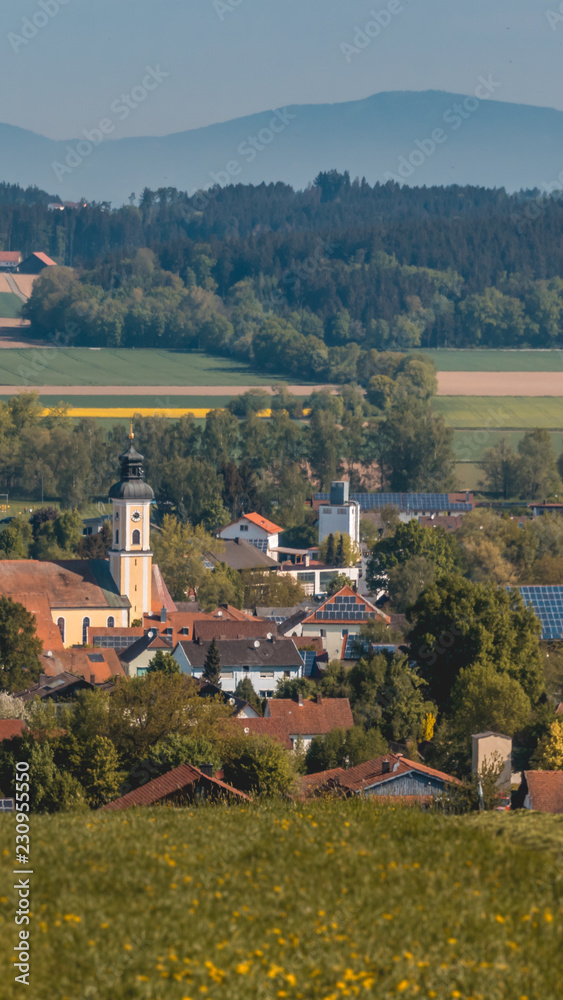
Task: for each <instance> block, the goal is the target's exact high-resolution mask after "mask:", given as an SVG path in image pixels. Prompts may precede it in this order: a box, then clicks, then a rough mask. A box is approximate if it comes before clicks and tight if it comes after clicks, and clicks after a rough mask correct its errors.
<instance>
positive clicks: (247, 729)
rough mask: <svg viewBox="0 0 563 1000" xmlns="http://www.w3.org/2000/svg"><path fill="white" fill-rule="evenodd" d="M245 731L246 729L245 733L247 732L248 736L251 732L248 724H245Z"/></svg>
mask: <svg viewBox="0 0 563 1000" xmlns="http://www.w3.org/2000/svg"><path fill="white" fill-rule="evenodd" d="M244 731H245V733H246V734H247V736H248V733H249V732H250V729H249V728H248V726H245V727H244Z"/></svg>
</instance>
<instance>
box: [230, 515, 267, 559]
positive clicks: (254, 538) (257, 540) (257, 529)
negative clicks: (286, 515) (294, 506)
mask: <svg viewBox="0 0 563 1000" xmlns="http://www.w3.org/2000/svg"><path fill="white" fill-rule="evenodd" d="M282 531H283V528H280V526H279V524H274V523H273V521H269V520H268V519H267V518H266V517H262V516H261V514H256V513H252V514H243V515H242V517H239V518H238V519H237V520H236V521H233V523H232V524H228V525H227V527H226V528H221V530H220V531H218V532H217V538H223V539H227V540H228V539H234V538H242V539H244V540H245V541H247V542H250V543H251V544H252V545H255V546H256V547H257V548H258V549H260V550H261V551H262V552H264V553H265V554H266V555H269V553H270V551H271V549H275V548H277V546H278V543H279V536H280V533H281V532H282Z"/></svg>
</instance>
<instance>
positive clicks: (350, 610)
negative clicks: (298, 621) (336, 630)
mask: <svg viewBox="0 0 563 1000" xmlns="http://www.w3.org/2000/svg"><path fill="white" fill-rule="evenodd" d="M368 618H375V612H374V611H369V610H368V607H367V605H366V604H364V602H363V601H358V600H357V599H356V598H355V597H353V596H352V595H349V596H348V595H346V596H342V597H337V598H336V600H334V601H332V602H331V603H330V604H324V605H323V606H322V608H320V609H319V610H318V611H316V612H315V620H316V621H322V622H330V621H341V620H342V619H345V620H346V621H355V622H365V621H367V620H368Z"/></svg>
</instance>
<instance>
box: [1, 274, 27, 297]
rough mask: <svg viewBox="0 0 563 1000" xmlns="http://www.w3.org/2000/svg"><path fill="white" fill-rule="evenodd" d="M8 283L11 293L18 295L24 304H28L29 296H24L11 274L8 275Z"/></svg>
mask: <svg viewBox="0 0 563 1000" xmlns="http://www.w3.org/2000/svg"><path fill="white" fill-rule="evenodd" d="M6 281H7V282H8V285H9V286H10V291H11V292H13V293H14V295H17V297H18V299H21V300H22V302H27V295H24V294H23V292H20V290H19V288H18V286H17V285H16V283H15V281H14V279H13V278H12V275H11V274H7V275H6Z"/></svg>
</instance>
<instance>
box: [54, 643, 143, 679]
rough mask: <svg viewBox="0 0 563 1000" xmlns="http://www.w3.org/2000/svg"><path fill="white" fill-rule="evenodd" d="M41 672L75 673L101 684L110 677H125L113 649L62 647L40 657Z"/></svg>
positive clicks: (55, 674) (55, 673)
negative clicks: (60, 649) (50, 654)
mask: <svg viewBox="0 0 563 1000" xmlns="http://www.w3.org/2000/svg"><path fill="white" fill-rule="evenodd" d="M40 661H41V668H42V670H43V673H45V674H47V676H48V677H56V676H57V675H58V674H61V673H65V672H66V673H69V674H75V675H76V676H77V677H83V678H84V680H86V681H92V678H93V683H94V684H103V683H104V682H105V681H109V680H111V678H112V677H115V676H118V677H126V676H127V675H126V673H125V670H124V669H123V667H122V665H121V663H120V661H119V658H118V655H117V652H116V651H115V649H63V650H62V651H52V656H46V655H45V654H43V656H41V657H40Z"/></svg>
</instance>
